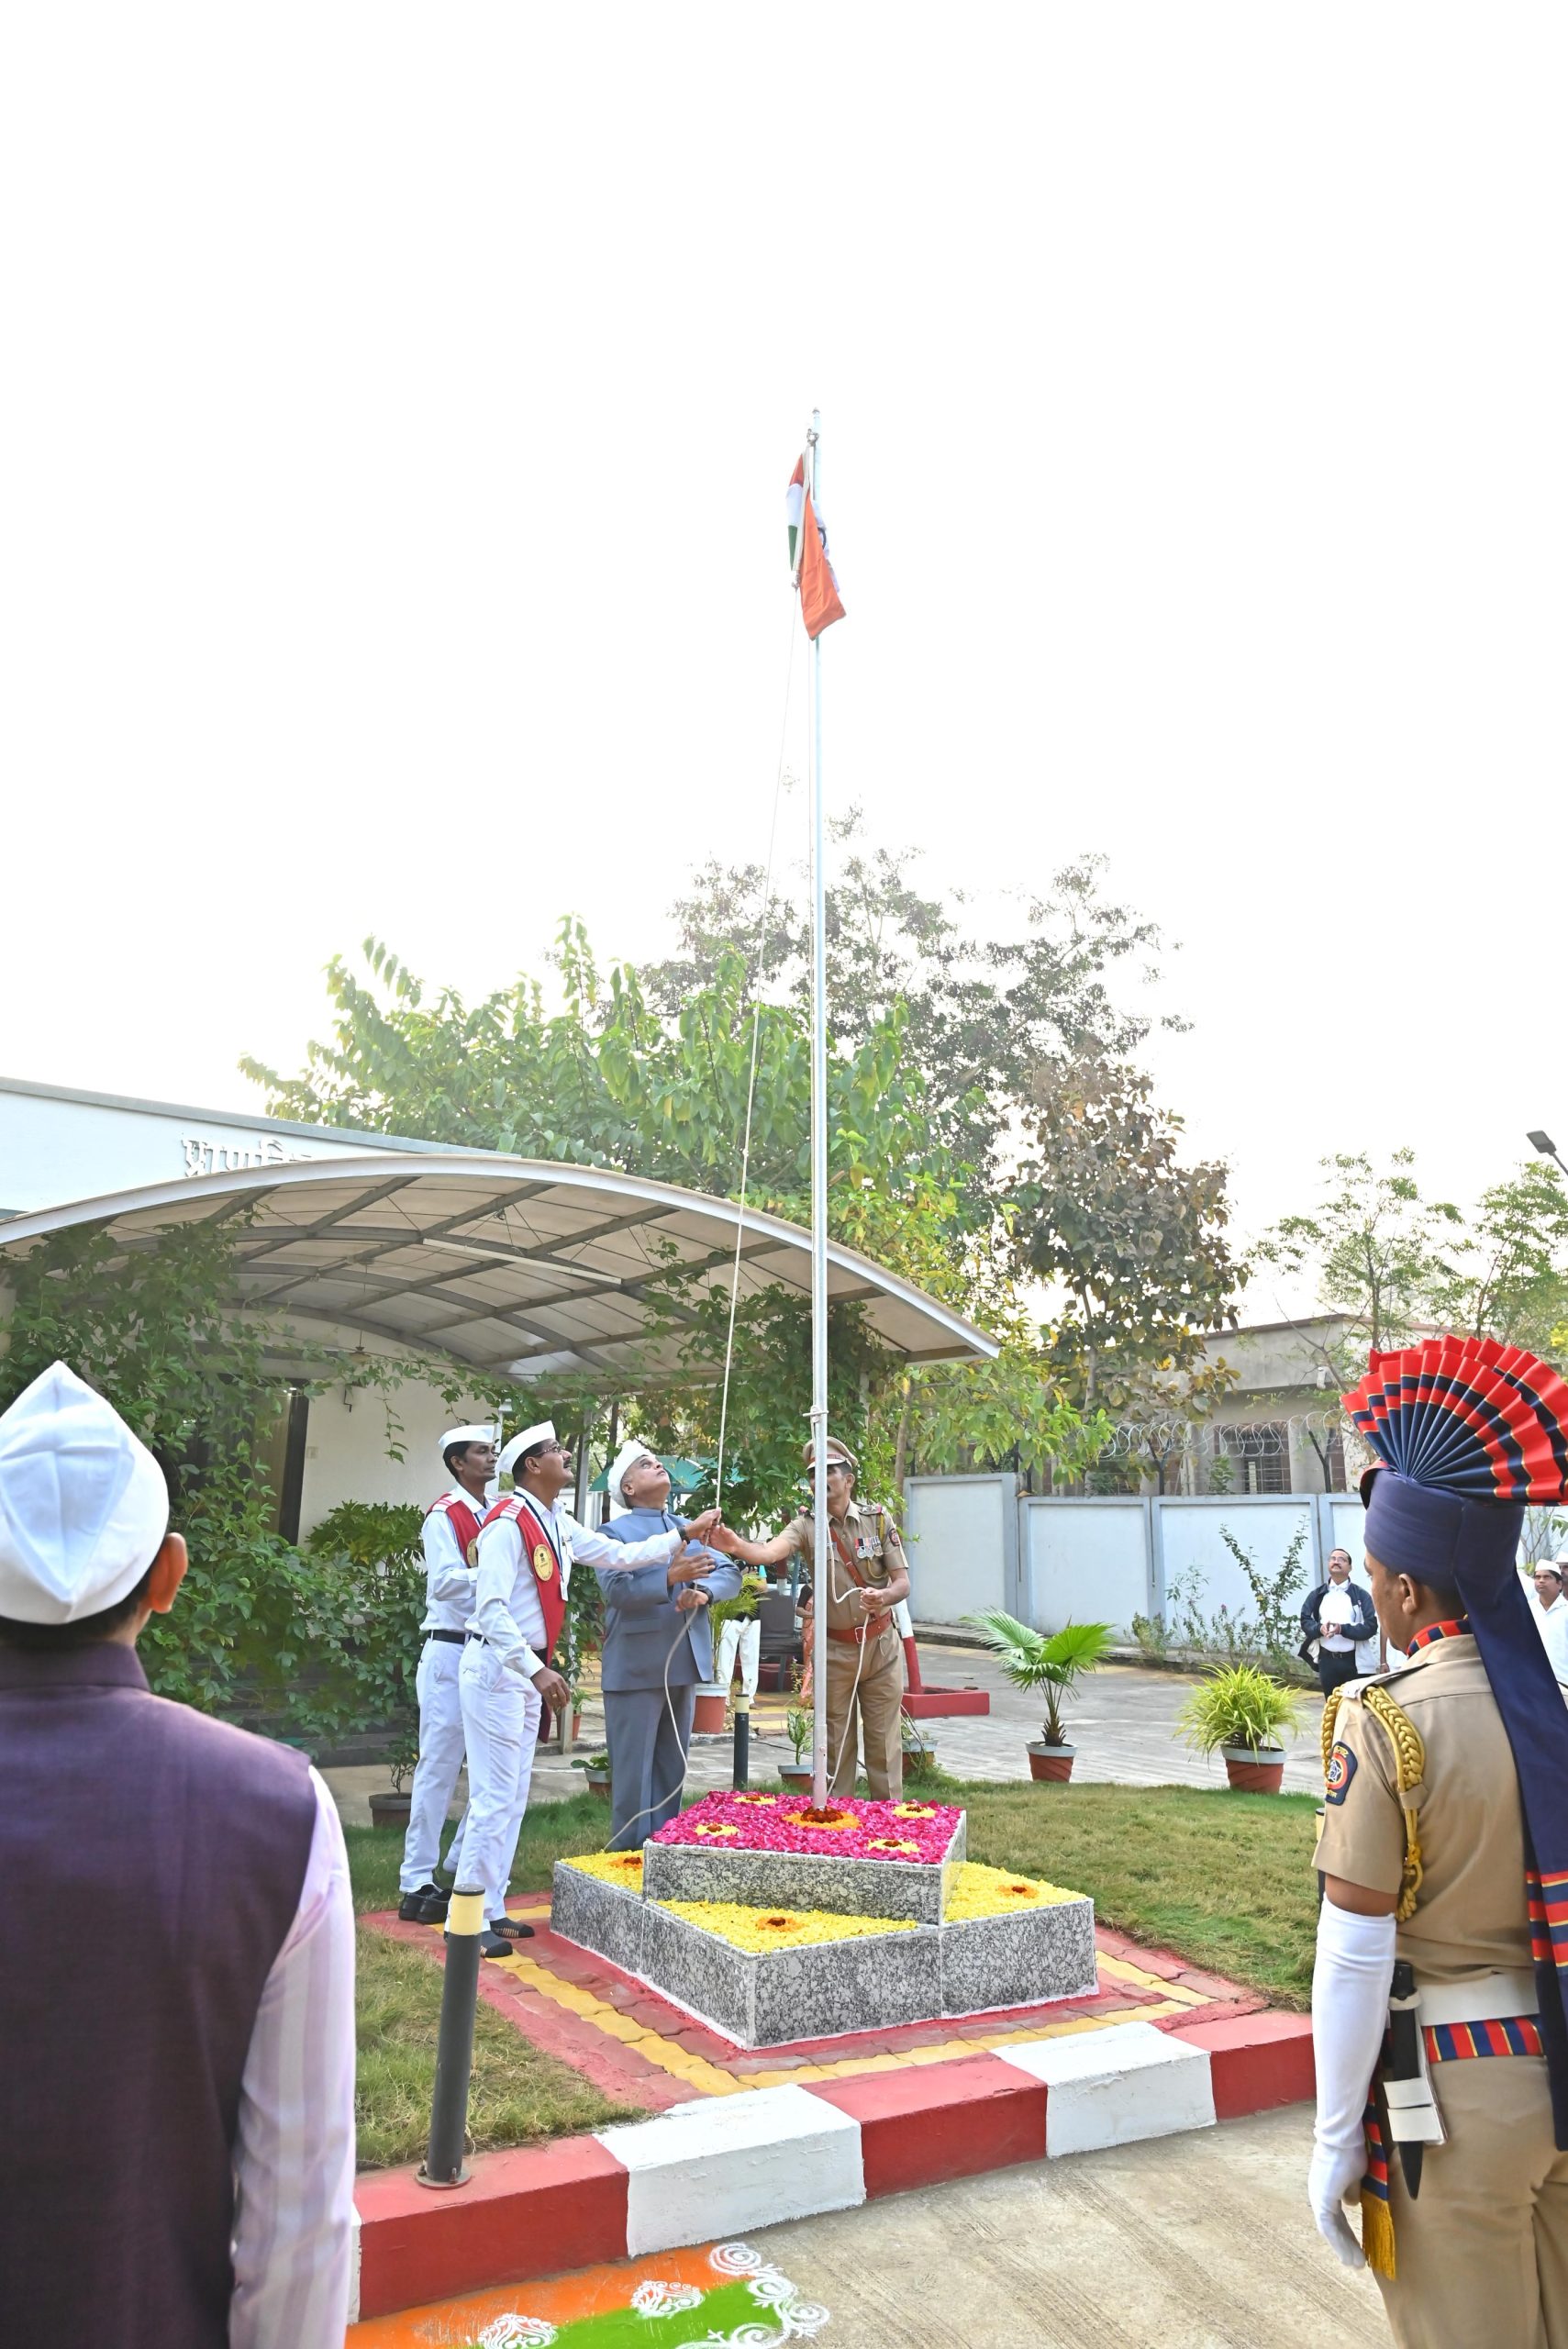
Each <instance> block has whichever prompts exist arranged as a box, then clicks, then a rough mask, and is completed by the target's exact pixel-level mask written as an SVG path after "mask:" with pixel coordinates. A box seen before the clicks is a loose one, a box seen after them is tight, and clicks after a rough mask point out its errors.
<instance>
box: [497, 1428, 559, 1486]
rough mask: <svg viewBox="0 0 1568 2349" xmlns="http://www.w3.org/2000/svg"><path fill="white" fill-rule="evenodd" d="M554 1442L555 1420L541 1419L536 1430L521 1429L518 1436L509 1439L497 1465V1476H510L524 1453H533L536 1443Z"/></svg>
mask: <svg viewBox="0 0 1568 2349" xmlns="http://www.w3.org/2000/svg"><path fill="white" fill-rule="evenodd" d="M553 1442H555V1421H554V1420H553V1419H540V1421H539V1425H538V1427H536V1428H519V1429H518V1430H517V1434H516V1435H514V1436H510V1437H508V1439H507V1441H506V1446H505V1448H504V1450H503V1451H502V1453H501V1457H500V1458H499V1460H497V1462H496V1463H495V1473H496V1475H498V1476H509V1475H511V1473H512V1464H513V1463H514V1461H516V1460H517V1458H518V1457H519V1456H520V1455H521V1454H522V1453H525V1452H531V1451H532V1450H533V1448H534V1446H535V1444H536V1443H553Z"/></svg>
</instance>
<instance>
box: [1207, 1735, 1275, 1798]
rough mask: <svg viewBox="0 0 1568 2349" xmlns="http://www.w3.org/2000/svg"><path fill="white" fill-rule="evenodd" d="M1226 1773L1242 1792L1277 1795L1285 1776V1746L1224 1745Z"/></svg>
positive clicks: (1222, 1748)
mask: <svg viewBox="0 0 1568 2349" xmlns="http://www.w3.org/2000/svg"><path fill="white" fill-rule="evenodd" d="M1219 1751H1220V1753H1221V1755H1222V1756H1223V1757H1224V1762H1225V1775H1226V1776H1227V1777H1228V1778H1229V1781H1230V1784H1231V1786H1232V1787H1234V1788H1235V1790H1236V1792H1237V1793H1238V1794H1239V1795H1277V1794H1278V1792H1279V1790H1280V1782H1281V1780H1282V1779H1283V1778H1284V1746H1283V1745H1256V1746H1254V1745H1222V1746H1221V1747H1220V1749H1219Z"/></svg>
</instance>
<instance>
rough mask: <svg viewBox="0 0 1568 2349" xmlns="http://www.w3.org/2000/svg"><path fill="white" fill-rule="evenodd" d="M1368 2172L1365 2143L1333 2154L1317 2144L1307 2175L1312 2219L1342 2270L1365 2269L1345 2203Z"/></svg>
mask: <svg viewBox="0 0 1568 2349" xmlns="http://www.w3.org/2000/svg"><path fill="white" fill-rule="evenodd" d="M1365 2169H1366V2146H1365V2144H1364V2143H1358V2144H1355V2145H1347V2146H1345V2147H1344V2148H1343V2149H1342V2150H1341V2151H1339V2152H1332V2153H1331V2152H1330V2151H1329V2147H1328V2146H1327V2145H1318V2144H1314V2146H1313V2148H1312V2166H1311V2168H1310V2169H1309V2170H1308V2171H1307V2200H1308V2201H1309V2202H1310V2203H1311V2205H1312V2215H1313V2217H1314V2218H1315V2219H1316V2220H1317V2221H1318V2233H1319V2234H1320V2235H1321V2236H1322V2238H1323V2240H1324V2242H1325V2243H1327V2244H1328V2245H1329V2249H1330V2251H1332V2252H1334V2253H1335V2254H1337V2256H1338V2258H1339V2260H1340V2264H1341V2266H1346V2267H1364V2266H1366V2257H1365V2254H1364V2253H1363V2252H1362V2247H1361V2245H1360V2243H1358V2242H1357V2241H1356V2232H1355V2229H1354V2228H1353V2227H1352V2226H1351V2222H1350V2221H1349V2220H1348V2219H1347V2218H1346V2216H1345V2211H1344V2203H1345V2197H1346V2196H1347V2195H1348V2194H1352V2193H1354V2192H1355V2191H1356V2190H1357V2189H1358V2188H1359V2187H1360V2185H1361V2182H1362V2176H1363V2174H1364V2172H1365Z"/></svg>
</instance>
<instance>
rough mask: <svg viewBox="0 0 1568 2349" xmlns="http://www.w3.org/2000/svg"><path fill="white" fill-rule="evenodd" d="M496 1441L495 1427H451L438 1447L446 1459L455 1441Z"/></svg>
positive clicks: (442, 1456)
mask: <svg viewBox="0 0 1568 2349" xmlns="http://www.w3.org/2000/svg"><path fill="white" fill-rule="evenodd" d="M494 1442H495V1429H494V1428H493V1427H484V1428H481V1427H473V1428H449V1429H448V1430H447V1431H446V1433H445V1435H444V1436H442V1438H441V1440H440V1442H439V1444H438V1445H437V1446H436V1449H437V1451H438V1452H439V1453H440V1455H441V1458H442V1459H443V1460H444V1459H445V1458H446V1456H447V1454H448V1453H449V1452H450V1450H451V1448H452V1446H453V1444H454V1443H494Z"/></svg>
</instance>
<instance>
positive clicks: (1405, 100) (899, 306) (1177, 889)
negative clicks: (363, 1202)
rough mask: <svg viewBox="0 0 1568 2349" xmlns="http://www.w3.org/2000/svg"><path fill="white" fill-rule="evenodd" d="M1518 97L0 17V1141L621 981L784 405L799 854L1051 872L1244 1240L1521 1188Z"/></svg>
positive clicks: (716, 689)
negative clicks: (800, 495) (823, 587)
mask: <svg viewBox="0 0 1568 2349" xmlns="http://www.w3.org/2000/svg"><path fill="white" fill-rule="evenodd" d="M1565 63H1568V19H1565V18H1564V17H1563V16H1562V11H1561V10H1560V9H1556V8H1547V7H1541V8H1530V7H1509V8H1505V9H1501V10H1481V9H1477V8H1466V9H1462V10H1461V9H1452V8H1443V7H1432V6H1423V7H1421V8H1419V9H1417V8H1409V7H1400V6H1378V7H1375V8H1368V7H1367V6H1365V5H1364V0H1361V5H1356V6H1319V7H1318V8H1316V9H1313V10H1303V9H1286V8H1284V7H1283V6H1270V5H1263V6H1259V5H1257V0H1251V5H1248V6H1236V7H1218V6H1207V7H1206V6H1183V7H1180V8H1173V7H1171V6H1168V5H1161V6H1150V7H1132V6H1120V7H1118V6H1104V7H1084V6H1046V7H1040V8H1033V9H1029V10H1025V9H1022V8H1017V9H1008V10H1006V11H1004V10H1000V9H996V8H984V7H982V8H978V9H976V8H970V9H966V10H963V11H959V10H956V9H943V10H941V11H937V10H934V9H929V8H904V9H899V10H894V9H892V8H886V7H880V8H871V7H864V6H840V7H839V8H838V9H835V10H832V11H818V12H812V11H807V12H805V13H804V14H803V13H802V12H801V11H800V10H798V9H789V10H785V9H781V8H773V7H768V6H751V7H747V8H737V7H735V6H732V5H731V6H722V7H717V6H662V7H660V8H657V9H654V8H648V7H645V6H639V7H631V6H624V5H606V4H605V0H601V5H600V6H597V7H596V8H595V9H592V10H572V11H568V10H549V11H547V10H545V9H543V8H540V7H538V6H536V7H532V8H527V9H524V8H519V7H517V6H505V7H487V6H468V7H465V8H463V9H461V10H433V9H429V8H425V7H420V8H415V7H413V6H406V5H388V0H377V5H376V6H362V7H361V6H331V5H322V0H314V5H312V6H309V7H299V6H269V7H267V8H265V9H252V10H247V11H240V10H235V9H227V8H214V7H212V6H210V5H204V6H200V7H191V8H188V9H176V8H172V7H168V6H157V5H151V6H144V7H139V8H137V9H125V8H107V7H105V8H83V7H73V6H70V5H68V0H67V5H62V6H52V7H49V8H31V9H20V8H18V9H13V10H12V11H11V12H10V14H9V17H8V18H7V20H6V27H5V29H4V33H3V35H0V201H3V203H4V211H5V217H6V221H7V224H8V228H7V234H6V240H5V247H4V251H3V253H0V311H3V315H4V317H5V318H6V328H7V332H6V341H7V346H8V355H7V359H6V365H5V368H4V371H3V373H0V426H3V429H0V467H3V476H4V517H3V527H0V643H3V645H4V656H3V659H4V668H5V672H6V683H5V688H4V696H3V707H0V729H3V733H0V752H3V761H4V763H3V770H0V774H3V783H0V789H3V792H4V814H3V818H0V822H3V827H4V829H3V833H0V837H3V839H4V841H5V855H4V873H5V893H4V907H5V911H4V918H3V921H0V1074H8V1075H15V1076H33V1077H38V1078H42V1079H45V1080H50V1081H53V1082H56V1083H63V1084H71V1085H86V1086H92V1087H98V1088H102V1089H105V1090H110V1091H125V1092H132V1093H139V1094H146V1095H151V1096H157V1097H167V1098H172V1099H177V1100H186V1101H192V1102H197V1103H203V1104H208V1105H211V1106H215V1107H217V1106H225V1105H228V1106H233V1107H240V1108H243V1107H247V1106H250V1104H251V1103H252V1102H253V1101H254V1099H255V1097H254V1095H253V1094H252V1093H251V1092H250V1088H249V1087H248V1086H247V1085H245V1084H244V1083H243V1081H242V1080H241V1079H240V1078H239V1076H238V1074H236V1073H235V1067H234V1063H235V1059H236V1056H237V1054H238V1053H239V1052H241V1051H244V1050H250V1051H253V1052H258V1053H260V1054H261V1055H262V1056H263V1057H266V1058H270V1059H272V1060H273V1061H274V1062H276V1063H281V1064H283V1065H285V1066H293V1065H295V1063H297V1060H298V1058H299V1055H300V1052H301V1048H302V1046H303V1044H304V1041H305V1039H306V1036H307V1035H308V1034H309V1032H310V1031H311V1030H312V1028H313V1027H316V1028H317V1029H318V1028H319V1027H320V1026H321V1024H322V1023H321V1017H320V1006H321V1001H322V998H321V992H320V983H319V977H318V974H319V970H320V966H321V964H322V963H324V962H325V961H326V959H327V957H328V955H329V954H330V953H331V952H334V951H335V950H337V949H347V948H351V947H352V946H354V945H355V944H356V943H357V941H359V940H360V939H361V937H362V936H363V935H364V934H365V933H366V932H367V931H374V932H376V933H378V934H379V935H381V936H382V937H384V938H385V939H387V940H388V941H391V942H392V943H393V944H394V945H395V947H396V948H397V949H398V951H399V952H401V953H402V954H403V956H404V957H405V958H406V960H407V961H408V962H409V963H412V964H413V965H414V967H415V968H417V969H420V970H422V971H424V972H425V973H427V974H429V975H430V976H432V977H436V978H439V977H447V978H450V979H451V980H453V981H454V982H457V983H458V984H460V985H462V986H464V987H465V988H467V989H469V990H474V991H477V990H481V989H484V988H487V987H489V986H491V985H495V984H497V983H499V982H501V981H503V980H504V979H506V977H507V976H509V975H510V974H511V973H512V972H513V970H514V969H515V968H516V967H517V965H518V964H519V963H524V964H530V963H531V964H537V963H539V959H540V956H541V953H542V951H543V949H544V947H545V945H546V944H547V942H548V940H549V936H550V931H551V930H552V928H553V925H554V922H555V919H556V918H557V916H558V915H559V914H560V913H561V912H562V911H563V910H565V909H568V908H575V909H577V910H580V911H582V912H584V914H586V915H587V916H588V917H589V918H590V920H591V924H592V928H593V930H594V932H595V938H596V939H597V941H598V942H599V944H600V947H601V949H602V951H604V952H626V953H629V954H633V955H635V954H638V953H640V952H648V951H657V950H658V949H659V948H660V946H661V945H662V942H663V941H664V938H665V936H666V910H665V909H666V908H667V907H668V906H669V905H670V903H671V902H672V900H673V899H674V898H676V897H677V896H679V893H680V890H681V887H682V878H683V874H684V870H685V869H686V868H687V866H688V865H689V864H690V863H692V862H694V861H695V860H696V859H697V858H698V857H700V856H701V855H702V854H704V853H705V852H708V851H710V850H711V851H713V852H717V853H718V854H719V855H721V856H723V857H725V858H727V859H728V858H735V859H740V858H747V857H753V856H756V857H760V856H761V854H762V850H763V847H764V845H765V840H766V830H767V818H768V808H769V802H770V795H771V789H772V783H773V764H774V758H775V754H776V749H777V740H778V729H779V721H780V707H781V696H782V688H783V679H784V649H785V643H786V629H787V627H788V621H789V610H788V584H787V573H786V571H785V568H784V525H783V492H784V482H785V479H786V477H787V474H788V472H789V469H790V466H791V464H792V463H793V461H794V458H795V454H796V452H797V451H798V449H799V446H800V442H801V434H802V429H803V426H804V423H805V420H806V416H807V415H808V412H809V410H810V408H811V406H813V405H814V404H817V405H819V406H821V408H822V411H823V420H824V435H825V438H824V474H823V483H824V493H825V495H824V504H825V507H826V510H827V512H828V518H829V521H830V524H831V528H832V533H833V545H834V551H835V555H836V558H837V562H838V568H839V573H840V584H841V586H842V589H843V593H844V597H845V601H846V603H847V604H848V606H849V607H850V618H849V620H848V622H847V623H846V624H845V625H844V626H842V627H840V628H839V629H835V630H834V631H833V632H832V633H831V634H830V635H829V637H828V639H827V649H826V658H827V664H828V685H827V693H826V696H825V709H826V715H827V723H828V753H827V760H826V775H827V782H828V792H829V796H830V798H832V799H833V800H834V801H836V802H839V803H840V804H841V803H842V802H844V801H847V800H850V799H858V800H859V801H861V802H862V804H863V806H864V807H865V808H866V810H867V814H868V817H869V819H870V823H871V826H872V829H873V832H875V833H878V834H880V835H882V836H883V837H884V838H887V839H890V840H892V839H898V840H905V841H914V842H917V843H918V844H919V845H920V846H921V847H922V848H923V849H924V851H925V852H926V858H927V863H926V867H925V870H926V874H927V875H928V878H929V882H930V883H931V884H932V885H937V884H939V883H941V882H944V881H946V882H951V883H962V884H963V885H966V886H970V887H973V888H977V889H980V890H984V889H986V888H992V887H998V886H1001V885H1029V884H1030V883H1035V882H1040V883H1043V882H1044V881H1045V879H1046V878H1047V877H1048V876H1049V874H1050V873H1051V870H1052V869H1053V867H1054V866H1055V865H1056V864H1057V863H1061V862H1062V861H1063V860H1064V859H1066V858H1068V857H1070V856H1072V855H1074V854H1076V853H1077V852H1080V851H1083V850H1085V849H1097V850H1102V851H1104V852H1106V854H1107V855H1108V856H1109V858H1110V860H1111V884H1112V886H1113V887H1114V888H1115V889H1116V890H1117V891H1118V893H1119V894H1121V895H1123V896H1126V897H1127V898H1128V899H1129V900H1130V901H1131V902H1132V903H1134V904H1135V905H1137V906H1139V907H1141V908H1142V909H1144V910H1145V911H1147V912H1149V913H1150V914H1152V915H1154V916H1156V917H1157V918H1159V919H1160V920H1161V921H1162V923H1163V924H1164V925H1165V926H1166V928H1167V930H1168V931H1169V932H1170V934H1171V935H1172V936H1173V938H1175V939H1179V940H1180V941H1182V942H1183V952H1181V954H1180V955H1179V956H1173V957H1171V958H1170V959H1169V960H1168V963H1167V966H1166V968H1167V982H1166V987H1167V996H1168V1000H1169V1001H1170V1003H1171V1004H1172V1005H1173V1007H1174V1008H1181V1009H1183V1010H1184V1011H1185V1012H1186V1013H1187V1014H1188V1015H1189V1016H1190V1017H1191V1018H1192V1019H1193V1020H1194V1022H1195V1027H1194V1030H1193V1032H1192V1033H1191V1035H1189V1036H1187V1037H1185V1038H1184V1039H1181V1040H1179V1041H1173V1042H1171V1043H1170V1044H1168V1045H1165V1046H1162V1048H1161V1050H1160V1052H1159V1055H1158V1066H1159V1074H1160V1077H1161V1081H1162V1085H1163V1087H1164V1089H1165V1091H1166V1093H1167V1094H1168V1096H1169V1097H1171V1098H1172V1099H1173V1101H1174V1103H1175V1104H1176V1105H1177V1106H1178V1107H1180V1108H1183V1109H1184V1111H1185V1112H1186V1114H1187V1117H1188V1119H1189V1122H1190V1127H1191V1132H1192V1136H1193V1140H1194V1144H1195V1147H1197V1148H1200V1149H1202V1150H1204V1151H1206V1152H1218V1153H1223V1154H1225V1155H1227V1156H1228V1157H1229V1159H1230V1161H1231V1163H1232V1166H1233V1170H1234V1186H1235V1192H1236V1196H1237V1199H1238V1204H1239V1208H1240V1215H1241V1219H1242V1221H1243V1223H1244V1224H1245V1225H1246V1226H1247V1227H1249V1228H1252V1227H1255V1226H1257V1225H1258V1224H1260V1223H1262V1221H1264V1220H1266V1219H1268V1218H1269V1217H1270V1216H1272V1215H1273V1214H1274V1213H1277V1212H1279V1211H1281V1210H1283V1209H1284V1208H1289V1207H1292V1206H1296V1205H1300V1204H1303V1203H1305V1201H1306V1200H1307V1198H1309V1197H1311V1195H1312V1192H1313V1186H1314V1175H1313V1167H1314V1162H1315V1160H1316V1158H1317V1157H1318V1154H1319V1153H1320V1152H1324V1151H1327V1150H1329V1149H1332V1148H1355V1147H1361V1146H1367V1147H1371V1148H1373V1149H1374V1150H1380V1151H1381V1150H1384V1149H1386V1148H1389V1147H1391V1146H1394V1145H1396V1144H1398V1143H1400V1142H1402V1141H1410V1142H1412V1143H1414V1145H1415V1146H1416V1148H1417V1150H1418V1152H1419V1155H1420V1158H1421V1161H1422V1163H1423V1166H1424V1168H1425V1170H1426V1172H1427V1174H1428V1175H1429V1179H1430V1181H1431V1183H1432V1184H1433V1186H1435V1187H1438V1188H1441V1189H1446V1190H1450V1191H1452V1192H1455V1193H1459V1194H1464V1193H1466V1192H1469V1191H1472V1190H1473V1189H1474V1188H1475V1187H1477V1186H1479V1185H1480V1184H1482V1183H1483V1182H1485V1180H1487V1179H1489V1178H1492V1177H1494V1176H1495V1175H1498V1174H1500V1173H1502V1172H1503V1171H1505V1170H1506V1169H1507V1166H1508V1165H1509V1164H1511V1163H1513V1162H1514V1160H1515V1159H1516V1157H1517V1156H1518V1155H1520V1154H1522V1152H1523V1149H1524V1145H1523V1141H1522V1135H1523V1130H1524V1129H1525V1127H1527V1126H1529V1125H1535V1124H1538V1123H1540V1122H1543V1121H1544V1122H1545V1123H1547V1124H1548V1125H1551V1124H1553V1122H1555V1125H1556V1127H1557V1128H1558V1129H1559V1130H1560V1131H1559V1139H1560V1140H1562V1141H1564V1142H1565V1146H1568V1131H1564V1130H1568V1083H1565V1081H1564V1069H1563V1053H1562V1043H1561V1016H1560V1008H1559V1007H1560V1005H1561V1002H1562V982H1561V979H1560V977H1559V975H1558V965H1559V959H1560V948H1559V942H1558V937H1557V931H1558V929H1559V927H1560V911H1559V909H1560V906H1561V902H1562V882H1561V861H1562V852H1563V846H1564V841H1563V820H1562V804H1563V801H1562V786H1563V764H1564V762H1563V751H1564V741H1563V735H1564V709H1563V691H1562V644H1563V629H1564V617H1565V615H1564V601H1565V592H1564V558H1563V550H1564V548H1565V547H1568V462H1565V459H1564V443H1565V433H1564V424H1563V417H1564V412H1565V402H1564V392H1565V383H1564V374H1565V368H1564V361H1565V356H1568V314H1565V310H1564V304H1563V300H1562V284H1563V240H1564V223H1565V221H1568V187H1565V184H1564V183H1565V179H1568V163H1565V154H1568V150H1565V149H1564V144H1563V140H1562V129H1561V126H1562V104H1563V88H1564V65H1565ZM794 820H795V819H794V818H792V821H794ZM803 827H804V811H803V810H801V811H800V817H799V822H798V823H797V825H796V829H797V831H800V830H803ZM1266 1302H1267V1300H1265V1299H1263V1298H1262V1297H1256V1298H1254V1299H1253V1300H1251V1309H1252V1311H1253V1312H1254V1313H1258V1312H1260V1311H1261V1309H1262V1308H1264V1307H1265V1306H1266Z"/></svg>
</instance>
